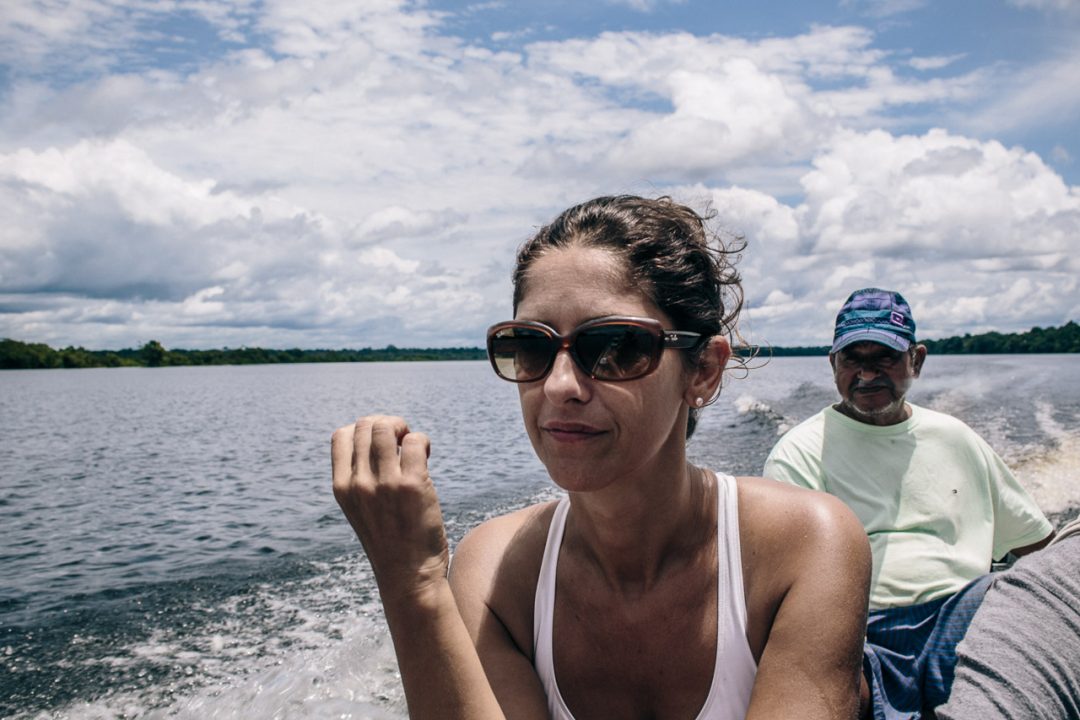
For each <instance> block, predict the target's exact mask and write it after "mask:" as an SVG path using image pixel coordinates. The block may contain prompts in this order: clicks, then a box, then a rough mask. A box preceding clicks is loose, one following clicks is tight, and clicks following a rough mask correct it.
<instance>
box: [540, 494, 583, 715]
mask: <svg viewBox="0 0 1080 720" xmlns="http://www.w3.org/2000/svg"><path fill="white" fill-rule="evenodd" d="M569 512H570V498H569V497H563V498H562V499H561V500H559V503H558V504H557V505H556V506H555V512H554V513H553V514H552V516H551V525H549V526H548V534H547V542H546V543H545V544H544V556H543V559H542V560H541V562H540V576H539V577H538V578H537V580H536V593H535V595H534V597H533V667H534V668H536V674H537V676H538V677H539V678H540V683H541V684H542V685H543V687H544V694H545V695H546V696H547V704H548V712H549V714H550V715H551V718H552V720H574V716H573V715H572V714H571V713H570V709H569V708H568V707H567V706H566V701H565V700H563V697H562V693H560V692H559V685H558V683H556V682H555V653H554V650H553V648H552V645H551V643H552V636H553V635H554V630H555V574H556V571H557V570H558V567H559V549H560V548H561V547H562V540H563V534H564V533H565V531H566V516H567V514H568V513H569Z"/></svg>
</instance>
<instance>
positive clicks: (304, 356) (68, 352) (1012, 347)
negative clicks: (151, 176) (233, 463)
mask: <svg viewBox="0 0 1080 720" xmlns="http://www.w3.org/2000/svg"><path fill="white" fill-rule="evenodd" d="M921 342H923V344H925V345H926V346H927V348H929V350H930V352H932V353H934V354H935V355H961V354H978V355H995V354H1022V353H1080V325H1077V324H1076V323H1075V322H1073V321H1071V320H1070V321H1069V322H1067V323H1065V324H1064V325H1062V326H1061V327H1058V328H1040V327H1035V328H1032V329H1031V330H1028V331H1027V332H1022V333H999V332H988V333H983V334H981V335H970V334H968V335H964V336H962V337H951V338H946V339H944V340H923V341H921ZM751 351H755V352H756V354H758V355H761V356H765V357H769V356H772V357H785V356H796V355H828V354H829V347H828V346H827V345H821V346H813V347H804V346H800V347H767V346H756V347H753V348H749V347H740V348H736V352H738V353H740V354H744V355H745V354H749V353H750V352H751ZM486 357H487V354H486V351H485V350H484V349H483V348H479V347H455V348H399V347H395V346H393V345H387V346H386V347H385V348H381V349H379V348H362V349H360V350H300V349H299V348H293V349H291V350H267V349H265V348H248V347H245V348H223V349H221V350H168V349H166V348H165V347H164V346H162V344H161V343H159V342H158V341H157V340H151V341H150V342H148V343H146V344H145V345H143V346H142V347H141V348H129V349H125V350H86V349H84V348H81V347H78V348H77V347H66V348H63V349H62V350H54V349H52V348H51V347H49V346H48V345H45V344H42V343H24V342H19V341H18V340H9V339H4V340H0V369H4V370H13V369H20V368H21V369H40V368H92V367H168V366H178V365H266V364H273V363H326V362H395V361H416V360H483V359H485V358H486Z"/></svg>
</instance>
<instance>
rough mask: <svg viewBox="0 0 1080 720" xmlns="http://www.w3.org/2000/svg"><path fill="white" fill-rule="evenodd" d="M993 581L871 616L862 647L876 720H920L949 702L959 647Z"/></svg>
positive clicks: (985, 578)
mask: <svg viewBox="0 0 1080 720" xmlns="http://www.w3.org/2000/svg"><path fill="white" fill-rule="evenodd" d="M991 580H992V577H991V576H990V575H989V574H987V575H983V576H981V577H979V578H976V579H975V580H972V581H971V582H970V583H968V584H967V585H965V586H964V587H962V588H961V589H960V590H959V591H957V592H956V593H954V594H953V595H948V596H946V597H943V598H938V599H937V600H932V601H931V602H928V603H921V604H919V605H909V606H906V607H898V608H887V609H885V610H871V611H870V615H869V617H868V619H867V623H866V644H865V645H864V646H863V674H865V675H866V679H867V682H868V684H869V685H870V700H871V704H872V707H873V718H874V720H919V719H920V718H922V717H923V713H924V712H926V711H927V710H931V709H933V708H935V707H937V706H938V705H941V704H942V703H944V702H945V701H946V700H948V699H949V691H950V690H951V689H952V682H953V671H954V669H955V667H956V645H957V643H959V642H960V640H962V639H963V637H964V633H965V632H967V628H968V625H969V624H970V623H971V618H972V616H973V615H974V614H975V611H976V610H978V609H979V605H980V603H982V599H983V595H984V594H985V593H986V588H987V587H989V585H990V582H991Z"/></svg>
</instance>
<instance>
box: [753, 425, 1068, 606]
mask: <svg viewBox="0 0 1080 720" xmlns="http://www.w3.org/2000/svg"><path fill="white" fill-rule="evenodd" d="M911 409H912V414H911V417H910V418H908V419H907V420H905V421H904V422H902V423H900V424H898V425H888V426H884V427H879V426H876V425H868V424H866V423H862V422H859V421H857V420H853V419H851V418H849V417H847V416H846V415H842V414H841V413H839V412H837V411H836V410H834V409H833V408H831V407H829V408H825V409H824V410H823V411H821V412H820V413H818V414H817V415H814V416H813V417H811V418H809V419H808V420H806V421H805V422H803V423H801V424H800V425H798V426H796V427H794V428H792V429H791V430H790V431H789V432H788V433H787V434H786V435H784V436H783V437H782V438H781V439H780V440H779V442H777V444H776V446H775V447H774V448H773V449H772V452H770V453H769V457H768V459H767V460H766V461H765V469H764V471H763V473H762V474H763V475H764V476H765V477H771V478H776V479H778V480H783V481H786V482H789V483H791V484H793V485H798V486H801V487H806V488H810V489H812V490H822V491H824V492H827V493H830V494H831V495H835V496H836V497H838V498H840V499H841V500H842V501H844V503H846V504H847V506H848V507H850V508H851V509H852V510H853V511H854V512H855V514H856V515H857V516H858V518H859V520H861V521H862V524H863V527H864V528H866V534H867V536H868V537H869V538H870V549H871V551H872V553H873V561H874V569H873V577H872V580H871V585H870V607H871V608H872V609H880V608H887V607H897V606H902V605H913V604H917V603H923V602H928V601H930V600H933V599H935V598H938V597H942V596H944V595H949V594H951V593H954V592H956V591H957V590H959V589H960V588H961V587H963V586H964V585H966V584H967V583H968V582H970V581H971V580H974V579H975V578H977V577H979V576H980V575H982V574H984V573H986V572H989V570H990V563H991V561H992V560H993V559H1000V558H1002V557H1004V556H1005V555H1006V554H1007V553H1008V552H1009V551H1010V550H1012V549H1014V548H1018V547H1023V546H1025V545H1030V544H1032V543H1035V542H1038V541H1039V540H1042V539H1043V538H1045V537H1046V536H1047V535H1049V534H1050V531H1051V529H1052V526H1051V524H1050V522H1049V521H1048V520H1047V519H1046V516H1045V515H1043V513H1042V511H1040V510H1039V508H1038V506H1037V505H1036V504H1035V501H1034V500H1033V499H1032V498H1031V496H1030V495H1029V494H1028V493H1027V491H1026V490H1024V488H1023V486H1021V485H1020V483H1019V482H1018V481H1017V480H1016V478H1015V477H1014V476H1013V474H1012V472H1010V471H1009V468H1008V467H1007V466H1006V465H1005V463H1004V461H1002V459H1001V458H1000V457H998V455H997V453H995V452H994V451H993V450H992V449H991V448H990V446H989V445H987V444H986V442H985V441H984V440H983V439H982V438H980V437H979V436H978V435H977V434H976V433H975V431H974V430H972V429H971V428H969V427H968V426H967V425H965V424H964V423H962V422H961V421H960V420H957V419H956V418H954V417H951V416H949V415H945V414H942V413H939V412H935V411H933V410H928V409H926V408H921V407H918V406H915V405H911Z"/></svg>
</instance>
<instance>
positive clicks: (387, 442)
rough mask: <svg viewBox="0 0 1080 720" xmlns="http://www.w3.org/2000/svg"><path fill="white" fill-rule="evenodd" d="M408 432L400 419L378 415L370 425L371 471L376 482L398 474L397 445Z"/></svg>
mask: <svg viewBox="0 0 1080 720" xmlns="http://www.w3.org/2000/svg"><path fill="white" fill-rule="evenodd" d="M408 432H409V426H408V425H407V424H406V423H405V421H404V420H403V419H402V418H399V417H389V416H385V415H380V416H378V417H376V418H373V419H372V423H371V432H370V438H371V448H370V451H369V456H370V458H371V461H370V462H371V470H372V471H373V472H374V473H375V479H376V480H385V479H389V477H390V476H391V475H395V474H397V473H398V472H400V469H401V465H400V463H399V461H398V443H399V442H400V441H401V438H402V437H404V436H405V435H406V434H407V433H408Z"/></svg>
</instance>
